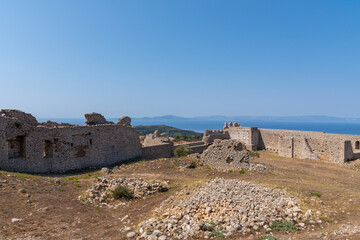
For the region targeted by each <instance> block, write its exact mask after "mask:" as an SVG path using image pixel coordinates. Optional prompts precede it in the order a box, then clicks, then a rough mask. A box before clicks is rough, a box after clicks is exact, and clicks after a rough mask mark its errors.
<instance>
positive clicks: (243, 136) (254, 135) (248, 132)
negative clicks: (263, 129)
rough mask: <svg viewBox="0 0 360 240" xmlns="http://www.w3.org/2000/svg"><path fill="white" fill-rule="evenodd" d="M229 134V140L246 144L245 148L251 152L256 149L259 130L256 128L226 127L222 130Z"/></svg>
mask: <svg viewBox="0 0 360 240" xmlns="http://www.w3.org/2000/svg"><path fill="white" fill-rule="evenodd" d="M224 131H225V132H228V133H229V136H230V139H235V140H239V141H241V142H243V143H245V144H246V148H247V149H249V150H252V151H255V150H257V149H258V145H259V130H258V128H256V127H240V126H238V127H228V128H227V129H225V130H224Z"/></svg>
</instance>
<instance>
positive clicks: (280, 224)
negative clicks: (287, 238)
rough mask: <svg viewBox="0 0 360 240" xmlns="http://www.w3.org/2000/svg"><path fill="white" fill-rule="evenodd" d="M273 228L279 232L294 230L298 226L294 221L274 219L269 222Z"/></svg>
mask: <svg viewBox="0 0 360 240" xmlns="http://www.w3.org/2000/svg"><path fill="white" fill-rule="evenodd" d="M270 227H271V228H272V229H273V230H275V231H279V232H291V233H293V232H296V231H297V230H298V227H297V226H296V225H295V223H294V222H288V221H275V222H272V223H271V226H270Z"/></svg>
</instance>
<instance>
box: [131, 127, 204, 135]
mask: <svg viewBox="0 0 360 240" xmlns="http://www.w3.org/2000/svg"><path fill="white" fill-rule="evenodd" d="M135 128H136V130H137V132H138V133H139V135H140V136H144V135H146V134H150V133H154V131H155V130H159V132H160V133H165V134H167V135H169V136H176V135H178V136H182V135H191V136H202V135H203V134H202V133H198V132H194V131H190V130H182V129H179V128H175V127H170V126H166V125H152V126H141V125H139V126H136V127H135Z"/></svg>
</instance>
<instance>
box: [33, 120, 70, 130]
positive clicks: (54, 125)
mask: <svg viewBox="0 0 360 240" xmlns="http://www.w3.org/2000/svg"><path fill="white" fill-rule="evenodd" d="M39 125H40V126H44V127H48V128H54V127H71V126H74V125H73V124H70V123H57V122H53V121H47V122H42V123H39Z"/></svg>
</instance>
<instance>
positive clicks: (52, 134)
mask: <svg viewBox="0 0 360 240" xmlns="http://www.w3.org/2000/svg"><path fill="white" fill-rule="evenodd" d="M85 118H86V124H87V125H71V124H64V123H55V122H51V121H48V122H45V123H38V122H37V120H36V118H35V117H33V116H32V115H31V114H28V113H24V112H22V111H18V110H7V109H6V110H1V111H0V169H2V170H12V171H19V172H32V173H46V172H62V171H67V170H72V169H81V168H87V167H101V166H106V165H111V164H114V163H117V162H121V161H124V160H128V159H131V158H136V157H140V156H142V155H143V151H142V147H141V144H140V140H139V135H138V133H137V131H136V129H135V128H134V127H132V126H131V124H130V122H131V119H130V118H129V117H123V118H120V119H119V121H118V123H117V124H114V123H113V122H110V121H107V120H106V119H105V118H104V116H102V115H101V114H99V113H90V114H85Z"/></svg>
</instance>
